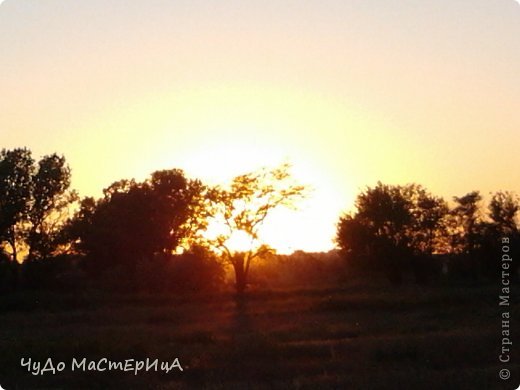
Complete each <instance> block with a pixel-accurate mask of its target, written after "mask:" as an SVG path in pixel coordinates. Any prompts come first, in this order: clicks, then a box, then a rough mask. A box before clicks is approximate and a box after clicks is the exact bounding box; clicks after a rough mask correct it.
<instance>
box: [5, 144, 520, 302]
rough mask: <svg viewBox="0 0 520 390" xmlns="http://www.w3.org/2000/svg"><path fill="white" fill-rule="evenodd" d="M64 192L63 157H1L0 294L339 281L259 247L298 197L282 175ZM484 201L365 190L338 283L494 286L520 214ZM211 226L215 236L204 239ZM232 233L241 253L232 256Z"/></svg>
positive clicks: (17, 153)
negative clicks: (89, 193) (446, 281)
mask: <svg viewBox="0 0 520 390" xmlns="http://www.w3.org/2000/svg"><path fill="white" fill-rule="evenodd" d="M70 184H71V171H70V168H69V166H68V164H67V162H66V160H65V158H64V157H63V156H59V155H58V154H56V153H54V154H51V155H47V156H44V157H42V158H41V159H40V160H39V161H36V160H35V159H34V158H33V156H32V153H31V151H30V150H29V149H27V148H17V149H12V150H6V149H4V150H2V151H1V152H0V289H2V290H14V289H20V288H56V287H60V288H79V287H85V286H86V287H88V286H91V287H94V288H100V287H102V288H111V289H114V288H121V289H124V290H132V289H133V290H135V289H138V290H149V291H158V290H159V291H161V290H164V291H171V290H176V289H178V290H184V291H186V290H201V289H204V288H216V287H218V286H220V285H222V282H223V279H224V278H225V270H226V267H229V268H231V269H232V270H233V273H234V282H235V287H236V290H237V292H239V293H243V292H244V291H245V289H246V287H247V285H248V283H249V281H250V280H251V276H250V270H251V264H252V263H253V262H257V261H264V263H265V262H266V261H267V262H271V263H273V264H274V263H276V264H279V266H277V267H276V269H273V268H272V267H271V268H269V267H265V265H264V267H263V269H264V271H265V272H264V275H270V276H268V277H269V278H272V279H274V278H275V276H274V275H275V273H276V272H277V270H279V272H285V273H288V272H293V273H294V274H295V275H301V274H302V272H301V270H302V269H308V270H309V271H308V274H309V275H312V274H316V275H317V274H320V275H321V276H320V278H321V279H320V280H323V279H324V277H323V275H324V273H323V272H324V271H323V270H330V272H331V274H338V270H339V269H338V264H339V263H338V262H336V259H337V256H333V258H334V259H335V260H334V266H332V267H331V266H324V265H323V264H322V263H321V262H320V261H319V260H316V256H314V255H313V256H310V257H309V256H303V255H302V254H301V253H297V254H295V255H294V256H292V257H289V258H287V257H284V256H279V255H276V254H275V253H274V250H273V249H272V248H270V247H269V246H267V245H265V244H264V243H262V242H261V240H260V237H259V229H260V227H261V226H262V224H263V222H264V221H265V220H266V218H267V217H268V216H269V215H270V214H271V212H272V210H274V209H276V208H279V207H292V206H294V205H295V204H296V203H297V201H298V200H299V199H301V198H304V197H305V196H306V194H307V188H306V187H305V186H302V185H300V184H298V183H296V182H294V180H292V178H291V176H290V173H289V166H288V165H282V166H280V167H277V168H274V169H271V170H268V169H263V170H259V171H257V172H251V173H247V174H244V175H240V176H237V177H235V178H234V179H233V181H232V182H231V184H230V185H229V186H227V187H223V186H208V185H206V184H204V183H203V182H201V181H200V180H196V179H190V178H187V177H186V176H185V174H184V172H183V171H182V170H179V169H171V170H159V171H156V172H153V173H152V174H151V175H150V176H149V177H148V178H147V179H145V180H143V181H136V180H133V179H132V180H120V181H117V182H115V183H113V184H112V185H110V186H109V187H107V188H106V189H104V190H103V195H102V196H101V197H100V198H98V199H96V198H93V197H85V198H83V199H80V197H79V196H78V194H77V193H76V192H75V191H74V190H72V189H71V188H70ZM481 201H482V197H481V195H480V194H479V193H478V192H476V191H475V192H471V193H469V194H467V195H464V196H462V197H455V198H454V201H453V205H451V206H449V205H448V203H447V202H446V201H445V200H444V199H442V198H441V197H437V196H434V195H432V194H430V193H429V192H428V191H427V190H426V189H424V188H423V187H422V186H420V185H417V184H411V185H405V186H389V185H384V184H382V183H378V184H377V186H375V187H373V188H367V189H366V190H365V191H364V192H362V193H361V194H359V195H358V197H357V200H356V211H355V212H353V213H349V214H345V215H342V216H340V218H339V222H338V225H337V235H336V243H337V247H338V248H339V250H340V253H341V258H342V259H343V260H342V262H341V264H342V266H341V267H342V269H344V270H345V272H347V275H362V276H363V277H379V276H382V277H386V278H388V280H390V281H392V282H394V283H401V282H403V280H405V279H406V278H407V277H408V276H410V275H412V276H413V277H415V279H416V281H419V282H424V281H426V280H427V279H429V278H430V276H431V275H434V274H435V273H438V270H437V271H436V268H439V266H440V265H441V264H443V265H447V264H449V266H450V269H451V270H456V271H457V272H459V273H460V274H461V275H462V276H464V277H475V278H479V277H489V276H492V275H493V273H494V272H497V268H496V267H497V261H498V253H499V248H498V246H499V245H500V244H499V242H500V238H501V237H504V236H507V237H509V238H510V240H511V242H512V244H511V247H512V248H514V249H515V250H516V251H517V250H518V248H519V247H520V246H519V245H518V243H519V242H518V240H519V229H518V223H517V220H516V217H517V212H518V209H519V203H518V198H517V197H516V196H515V195H514V194H512V193H509V192H497V193H495V194H494V195H493V196H492V197H491V200H490V202H489V205H488V210H487V213H485V212H483V209H482V207H481V205H480V203H481ZM215 222H218V223H219V224H220V226H222V227H224V229H223V230H222V231H220V232H219V233H218V234H217V235H216V236H215V237H212V238H208V235H207V234H206V233H207V231H208V227H209V226H210V224H212V223H215ZM237 232H240V233H241V234H243V236H245V237H246V238H247V241H248V242H249V243H250V245H249V247H248V248H244V249H240V250H236V249H235V248H233V247H232V246H231V245H230V239H231V238H232V237H233V236H234V235H235V234H236V233H237ZM323 258H328V257H327V256H324V257H323ZM22 260H23V261H22ZM305 263H309V264H311V263H312V264H313V265H312V266H308V265H307V266H306V265H304V264H305ZM319 270H321V271H319ZM309 275H305V276H302V279H301V280H305V282H308V280H310V279H312V277H310V278H309ZM256 279H257V280H260V279H261V278H260V279H258V278H256ZM277 279H280V278H277ZM285 279H286V280H288V279H290V278H285ZM253 280H255V277H253Z"/></svg>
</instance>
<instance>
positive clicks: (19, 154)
mask: <svg viewBox="0 0 520 390" xmlns="http://www.w3.org/2000/svg"><path fill="white" fill-rule="evenodd" d="M33 164H34V160H33V158H32V156H31V151H30V150H28V149H26V148H18V149H13V150H5V149H3V150H2V151H1V152H0V238H1V240H2V242H5V243H7V244H8V245H9V248H10V252H11V256H12V257H11V259H12V260H13V261H17V260H18V247H19V241H20V239H21V237H22V232H21V230H22V229H23V226H22V224H23V223H24V222H26V221H27V216H28V213H29V210H30V202H31V194H32V176H33V172H34V166H33Z"/></svg>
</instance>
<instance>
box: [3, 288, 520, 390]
mask: <svg viewBox="0 0 520 390" xmlns="http://www.w3.org/2000/svg"><path fill="white" fill-rule="evenodd" d="M518 298H520V296H519V295H518V294H516V295H513V296H512V297H511V300H512V302H518ZM502 309H503V308H501V307H499V306H498V289H497V287H493V286H488V287H478V288H477V287H460V286H458V287H455V286H451V287H449V286H444V287H441V286H438V287H429V288H427V289H424V288H419V287H413V286H408V287H401V288H394V287H390V286H388V287H384V288H381V287H379V288H375V287H374V288H369V287H366V286H365V287H359V286H350V287H342V288H330V287H329V288H325V287H322V288H319V287H313V288H311V287H306V288H300V289H291V290H287V289H286V290H269V291H252V292H250V293H249V295H248V297H247V298H246V299H243V300H237V299H235V297H234V296H233V294H232V293H230V292H227V293H226V292H222V293H215V294H206V295H191V296H178V295H177V296H175V295H160V296H157V295H143V294H135V295H117V294H113V295H104V294H88V295H84V294H81V293H77V294H70V293H69V294H57V293H56V294H51V293H35V292H33V293H28V292H25V293H19V294H14V295H5V296H3V297H1V298H0V310H1V311H0V313H1V314H0V324H1V326H0V351H1V353H0V385H1V386H3V388H4V389H6V390H12V389H110V388H120V389H164V390H166V389H191V388H202V389H235V388H236V389H242V388H251V389H268V388H269V389H270V388H274V389H278V388H279V389H322V388H323V389H329V388H330V389H334V388H337V389H495V388H496V389H514V388H516V387H517V385H518V384H519V383H520V382H519V379H520V378H519V376H518V374H519V371H520V370H519V368H520V366H519V364H518V363H519V362H520V359H518V353H520V337H518V336H516V337H515V334H516V333H514V334H513V335H512V336H511V339H512V340H513V353H512V361H513V362H514V363H509V364H501V363H500V362H499V361H498V355H499V350H500V346H501V344H500V342H501V333H500V331H501V318H500V312H501V311H502ZM509 309H510V311H511V313H512V317H513V319H512V321H511V328H512V329H514V328H515V327H519V328H520V325H517V324H518V323H517V322H516V321H515V320H514V318H520V317H519V315H518V314H519V313H518V310H517V309H516V307H515V306H510V307H509ZM517 333H518V332H517ZM516 340H518V345H519V347H518V349H517V348H516V343H515V341H516ZM22 357H24V358H31V359H32V361H33V362H34V361H41V362H42V363H45V361H46V359H47V358H49V357H50V358H52V361H53V364H54V365H56V364H57V363H58V362H60V361H63V362H65V368H64V369H63V371H61V372H57V373H56V374H52V372H50V371H47V372H45V373H44V374H43V375H32V374H31V373H30V372H28V368H27V367H22V366H21V364H20V362H21V358H22ZM73 358H76V359H78V360H81V359H83V358H86V360H87V362H88V361H95V362H98V361H99V360H100V359H102V358H107V359H108V360H110V361H115V362H117V361H123V362H124V361H125V359H137V360H144V359H146V358H150V359H151V360H154V359H159V361H168V362H173V361H174V359H175V358H179V363H180V364H181V366H182V368H183V371H180V370H178V369H176V368H174V369H173V370H172V371H170V372H169V373H166V372H162V371H161V370H158V371H153V370H151V371H148V372H145V370H142V371H140V372H138V373H137V375H134V372H133V371H131V372H124V371H120V370H115V369H114V370H110V371H108V370H107V371H103V372H99V371H89V370H78V369H76V370H75V371H72V370H71V362H72V359H73ZM159 364H160V363H159ZM504 367H505V368H509V369H511V372H512V378H511V379H509V380H507V381H503V380H500V379H499V377H498V372H499V370H500V369H501V368H504Z"/></svg>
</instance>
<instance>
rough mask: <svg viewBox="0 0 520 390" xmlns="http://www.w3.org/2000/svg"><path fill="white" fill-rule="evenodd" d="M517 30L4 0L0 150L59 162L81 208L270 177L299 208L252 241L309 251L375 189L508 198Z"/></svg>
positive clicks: (250, 10)
mask: <svg viewBox="0 0 520 390" xmlns="http://www.w3.org/2000/svg"><path fill="white" fill-rule="evenodd" d="M374 5H375V6H374ZM519 19H520V7H519V6H518V4H517V3H516V2H514V1H500V2H487V1H484V0H478V1H461V2H458V3H457V4H453V3H452V2H448V1H436V2H409V3H407V4H403V3H402V2H398V1H390V2H386V3H385V4H380V3H377V4H376V3H374V2H362V1H351V2H347V3H344V2H339V1H327V2H325V3H320V4H319V5H318V4H317V3H316V4H312V3H306V4H302V3H299V2H286V3H284V4H279V3H277V2H274V1H269V2H262V3H260V2H252V3H248V5H247V6H245V5H243V4H241V3H239V2H235V1H229V2H226V3H225V4H224V3H215V2H211V1H202V0H200V1H195V2H178V3H176V4H171V3H170V2H167V1H150V2H146V3H138V2H124V1H120V0H117V1H116V0H113V1H99V0H95V1H90V2H82V3H74V4H72V2H67V1H54V2H46V3H45V4H43V3H39V2H36V1H26V0H16V1H15V0H7V1H4V2H0V49H1V50H2V53H4V54H3V58H4V59H5V60H4V61H3V62H2V63H0V86H1V88H2V91H3V93H2V95H1V96H0V104H1V106H2V107H3V115H2V116H0V129H1V130H0V133H1V134H2V138H3V145H2V147H5V148H7V149H10V148H14V147H20V146H26V147H28V148H29V149H31V150H32V151H33V153H34V156H35V157H39V156H42V155H45V154H49V153H53V152H57V153H59V154H63V155H64V156H65V157H66V158H67V161H68V163H69V164H70V166H71V169H72V188H74V189H77V190H78V191H79V193H80V195H81V196H95V197H99V196H100V195H101V190H102V189H103V188H106V187H107V186H109V185H110V184H111V183H112V182H114V181H117V180H120V179H130V178H135V179H136V180H143V179H144V178H145V177H147V176H148V175H149V174H150V173H152V172H153V171H156V170H161V169H170V168H179V169H183V170H184V171H185V172H186V175H187V176H188V177H192V178H199V179H201V180H202V181H203V182H205V183H208V184H225V183H226V182H228V181H229V180H230V179H231V178H232V177H234V176H236V175H238V174H241V173H244V172H248V171H252V170H257V169H259V168H261V167H264V166H274V165H277V164H279V163H280V162H283V161H288V162H290V163H292V165H293V174H294V178H295V179H297V180H298V181H299V182H301V183H302V184H307V185H309V186H311V187H312V188H313V189H314V192H313V193H312V194H311V195H310V197H309V199H307V200H306V201H305V202H302V204H301V207H300V209H299V211H284V212H279V213H277V215H274V216H273V218H272V220H271V221H269V224H266V228H265V236H264V240H265V241H266V242H268V243H269V244H271V245H272V246H273V247H275V248H276V249H278V250H279V251H280V252H282V253H290V252H292V251H295V250H305V251H309V252H319V251H327V250H330V249H333V247H334V246H333V243H332V238H333V236H334V234H335V231H336V227H335V224H336V223H337V222H338V218H339V216H340V214H341V213H342V212H343V211H348V210H349V209H352V208H353V206H354V204H353V203H354V199H355V197H356V195H357V194H358V193H359V192H360V191H362V190H363V189H364V188H366V186H373V185H375V184H376V183H377V181H382V182H383V183H385V184H406V183H412V182H414V183H418V184H421V185H424V186H425V187H426V188H427V189H428V190H429V191H431V192H432V193H434V194H436V195H440V196H443V197H444V198H445V199H446V200H451V197H452V196H461V195H464V194H466V193H468V192H470V191H472V190H480V191H481V193H482V195H483V196H484V197H485V196H487V194H488V193H489V192H492V191H498V190H509V191H514V192H516V193H520V171H519V170H518V169H516V170H515V169H513V167H518V166H520V157H519V155H518V150H519V149H520V137H519V136H518V129H520V113H519V112H518V109H517V106H518V102H520V88H518V85H520V74H519V73H518V69H520V41H519V40H518V39H516V38H517V37H518V36H520V23H518V21H519ZM294 226H299V227H300V229H296V230H295V229H294ZM291 228H292V229H291Z"/></svg>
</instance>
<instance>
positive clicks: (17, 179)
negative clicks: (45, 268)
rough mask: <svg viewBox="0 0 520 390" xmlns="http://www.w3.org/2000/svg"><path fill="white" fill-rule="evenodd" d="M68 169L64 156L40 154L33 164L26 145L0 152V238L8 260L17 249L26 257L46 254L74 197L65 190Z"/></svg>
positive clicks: (68, 178) (54, 244)
mask: <svg viewBox="0 0 520 390" xmlns="http://www.w3.org/2000/svg"><path fill="white" fill-rule="evenodd" d="M69 185H70V170H69V168H68V166H67V165H66V162H65V158H64V157H59V156H58V155H56V154H52V155H49V156H45V157H43V158H42V159H41V160H40V161H39V163H38V165H37V166H35V161H34V160H33V158H32V156H31V151H30V150H28V149H26V148H18V149H13V150H5V149H4V150H2V151H1V152H0V241H1V242H2V243H6V244H7V245H8V249H9V252H10V253H11V259H12V260H13V261H15V262H16V261H18V260H19V258H18V252H19V249H21V248H24V249H26V250H27V251H28V253H29V256H28V257H29V259H34V258H41V257H45V256H48V255H50V254H51V253H52V252H53V251H54V250H55V249H56V247H57V243H56V242H55V238H56V236H57V234H58V232H59V230H60V227H61V223H62V222H63V221H64V218H63V215H62V214H61V213H62V212H63V211H66V210H68V206H69V205H70V203H71V202H72V201H73V200H74V199H75V193H74V192H67V190H68V188H69Z"/></svg>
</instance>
